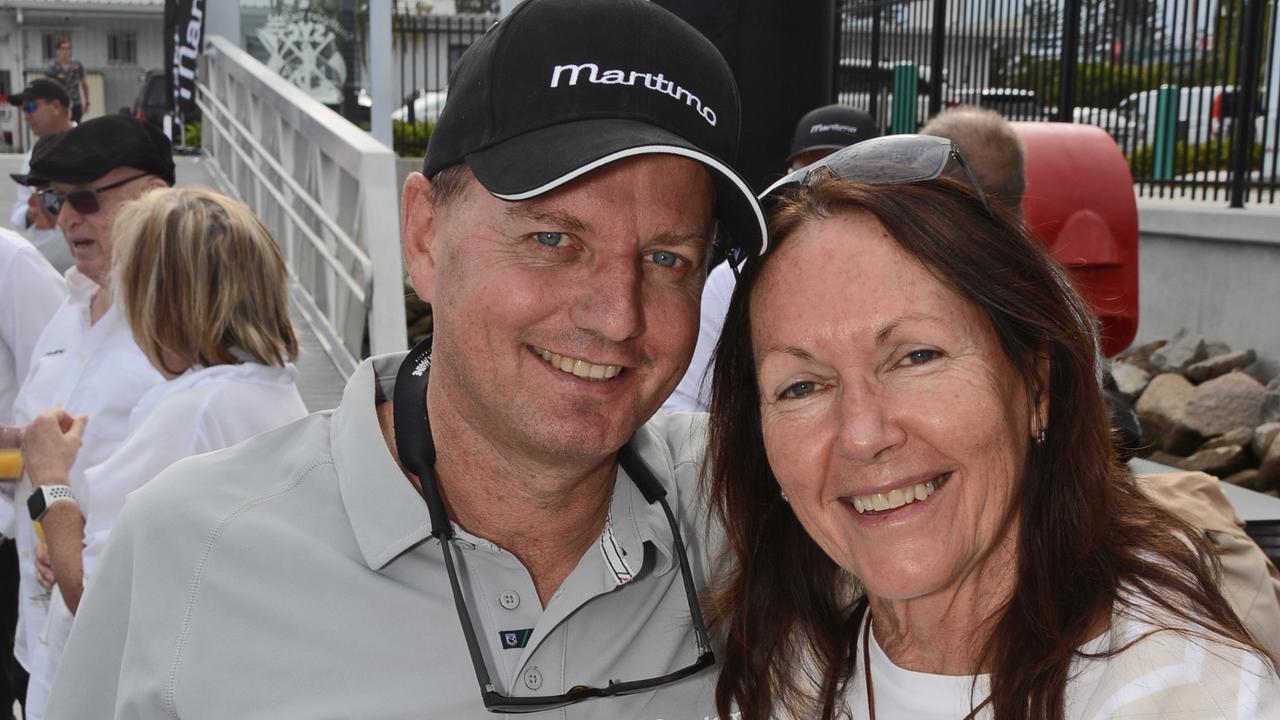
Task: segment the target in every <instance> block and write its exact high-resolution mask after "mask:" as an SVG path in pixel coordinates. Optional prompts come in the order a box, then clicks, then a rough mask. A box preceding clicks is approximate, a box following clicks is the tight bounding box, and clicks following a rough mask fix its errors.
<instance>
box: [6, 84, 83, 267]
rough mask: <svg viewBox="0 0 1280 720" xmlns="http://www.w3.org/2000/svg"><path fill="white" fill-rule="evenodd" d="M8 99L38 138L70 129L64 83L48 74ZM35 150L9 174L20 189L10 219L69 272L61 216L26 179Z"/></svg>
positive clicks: (44, 252)
mask: <svg viewBox="0 0 1280 720" xmlns="http://www.w3.org/2000/svg"><path fill="white" fill-rule="evenodd" d="M9 102H10V104H12V105H14V106H16V107H19V108H22V117H23V118H25V119H26V121H27V127H29V128H31V134H32V135H34V136H36V138H37V139H38V138H44V137H49V136H50V135H53V134H55V133H60V132H66V131H67V130H70V129H71V99H70V98H69V97H68V96H67V91H66V90H63V89H62V86H61V85H59V84H58V83H56V82H54V81H52V80H49V79H48V78H39V79H36V80H32V81H31V84H30V85H27V87H26V88H24V89H23V91H22V92H21V93H19V94H17V95H10V96H9ZM32 152H33V150H28V151H27V154H26V155H25V156H23V158H22V168H21V169H20V170H19V171H18V173H17V174H16V175H10V177H12V178H13V180H14V182H16V183H18V193H17V199H16V200H14V202H13V209H12V210H11V212H10V213H9V222H10V223H12V225H13V227H14V228H16V229H17V230H19V231H20V232H22V233H23V234H25V235H26V236H27V237H28V238H29V239H30V240H31V244H32V245H35V246H36V249H37V250H39V251H40V253H41V254H42V255H44V256H45V257H46V258H48V260H49V263H50V264H52V265H53V267H54V268H55V269H56V270H57V271H58V272H60V273H61V272H66V271H67V268H69V267H71V265H72V260H71V252H70V251H69V250H68V249H67V243H66V241H64V240H63V239H62V232H61V231H59V230H58V228H57V227H56V224H57V220H58V219H57V218H55V217H53V216H52V215H50V214H49V213H48V212H47V211H46V210H45V209H44V206H42V205H41V204H40V201H39V200H38V199H37V198H36V196H35V191H37V190H40V189H41V187H38V186H37V187H32V186H31V185H30V184H29V183H28V181H27V177H26V176H27V173H29V172H31V154H32Z"/></svg>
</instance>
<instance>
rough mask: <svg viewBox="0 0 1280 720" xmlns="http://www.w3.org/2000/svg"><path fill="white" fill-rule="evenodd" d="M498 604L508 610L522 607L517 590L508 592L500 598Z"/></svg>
mask: <svg viewBox="0 0 1280 720" xmlns="http://www.w3.org/2000/svg"><path fill="white" fill-rule="evenodd" d="M498 604H499V605H501V606H502V607H504V608H506V609H508V610H515V609H516V608H518V607H520V596H519V595H517V594H516V591H515V590H508V591H506V592H504V593H502V594H501V595H499V596H498Z"/></svg>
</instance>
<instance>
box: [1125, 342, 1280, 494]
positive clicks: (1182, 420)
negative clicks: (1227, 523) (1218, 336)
mask: <svg viewBox="0 0 1280 720" xmlns="http://www.w3.org/2000/svg"><path fill="white" fill-rule="evenodd" d="M1256 360H1257V356H1256V354H1255V353H1254V351H1253V350H1238V351H1233V350H1232V349H1231V348H1230V347H1227V346H1226V345H1225V344H1224V343H1217V342H1209V341H1206V340H1205V339H1204V338H1203V337H1202V336H1200V335H1197V334H1196V333H1193V332H1189V331H1186V330H1181V331H1179V332H1178V333H1176V334H1175V335H1174V336H1173V337H1171V338H1169V339H1168V340H1156V341H1154V342H1150V343H1146V344H1144V345H1138V346H1135V347H1132V348H1130V349H1128V350H1126V351H1125V352H1123V353H1121V354H1120V356H1119V357H1117V358H1116V361H1115V363H1114V364H1113V367H1112V373H1113V375H1114V376H1115V380H1116V385H1117V386H1118V387H1119V388H1120V391H1121V392H1124V393H1126V394H1128V395H1129V396H1131V397H1133V398H1136V399H1137V411H1138V418H1139V420H1140V421H1141V422H1142V444H1143V449H1142V450H1140V451H1139V453H1138V454H1139V455H1140V456H1142V457H1146V458H1147V459H1149V460H1152V461H1154V462H1159V463H1164V464H1165V465H1172V466H1174V467H1179V468H1183V469H1186V470H1200V471H1203V472H1206V473H1209V474H1210V475H1216V476H1218V477H1220V478H1222V479H1223V480H1224V481H1226V482H1229V483H1234V484H1236V485H1240V486H1242V487H1247V488H1249V489H1251V490H1258V491H1260V492H1267V493H1269V494H1272V495H1276V496H1278V497H1280V377H1276V378H1273V379H1271V380H1270V382H1268V383H1266V384H1264V383H1263V382H1262V381H1261V380H1259V379H1258V378H1257V377H1255V376H1254V375H1253V374H1251V373H1250V372H1249V371H1250V370H1251V369H1254V368H1255V367H1256V366H1255V365H1254V363H1255V361H1256Z"/></svg>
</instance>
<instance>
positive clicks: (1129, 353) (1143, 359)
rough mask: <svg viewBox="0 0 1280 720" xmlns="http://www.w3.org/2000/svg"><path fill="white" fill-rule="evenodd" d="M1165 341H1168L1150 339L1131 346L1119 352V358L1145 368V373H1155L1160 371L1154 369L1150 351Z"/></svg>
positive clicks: (1160, 346)
mask: <svg viewBox="0 0 1280 720" xmlns="http://www.w3.org/2000/svg"><path fill="white" fill-rule="evenodd" d="M1167 342H1169V341H1168V340H1152V341H1151V342H1149V343H1143V344H1141V345H1135V346H1134V347H1131V348H1129V349H1128V350H1126V351H1124V352H1123V353H1121V354H1120V358H1119V359H1120V360H1123V361H1124V362H1126V363H1128V364H1130V365H1133V366H1134V367H1138V368H1141V369H1143V370H1146V371H1147V373H1148V374H1150V375H1156V374H1158V373H1159V372H1160V371H1159V370H1157V369H1156V366H1155V365H1152V364H1151V353H1153V352H1155V351H1157V350H1159V349H1160V348H1162V347H1164V345H1165V343H1167Z"/></svg>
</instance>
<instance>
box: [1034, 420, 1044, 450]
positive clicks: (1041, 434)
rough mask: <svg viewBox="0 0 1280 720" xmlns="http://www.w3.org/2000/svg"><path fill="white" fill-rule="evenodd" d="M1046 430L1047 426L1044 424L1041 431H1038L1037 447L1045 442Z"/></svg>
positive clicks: (1036, 437)
mask: <svg viewBox="0 0 1280 720" xmlns="http://www.w3.org/2000/svg"><path fill="white" fill-rule="evenodd" d="M1044 431H1045V428H1044V426H1043V425H1041V426H1040V432H1038V433H1036V436H1035V438H1034V440H1035V444H1036V446H1037V447H1039V446H1040V445H1043V444H1044Z"/></svg>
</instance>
